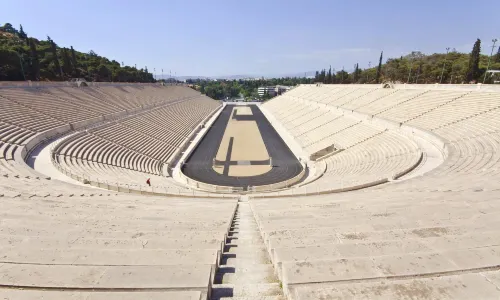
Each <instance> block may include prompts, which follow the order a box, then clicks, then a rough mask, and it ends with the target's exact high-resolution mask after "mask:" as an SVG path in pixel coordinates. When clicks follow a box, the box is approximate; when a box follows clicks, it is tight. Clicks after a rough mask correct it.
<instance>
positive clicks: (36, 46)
mask: <svg viewBox="0 0 500 300" xmlns="http://www.w3.org/2000/svg"><path fill="white" fill-rule="evenodd" d="M23 74H24V75H23ZM25 77H26V79H30V80H44V81H60V80H68V79H70V78H72V77H83V78H85V79H86V80H87V81H97V80H99V81H127V82H153V81H154V78H153V74H151V73H149V72H147V69H146V70H144V69H140V70H138V69H137V68H135V67H129V66H121V65H120V64H119V63H118V62H116V61H115V60H109V59H107V58H105V57H101V56H99V55H97V54H96V53H95V52H94V51H90V52H89V53H83V52H78V51H76V50H75V49H73V47H71V48H70V49H67V48H60V47H59V46H57V44H56V43H55V42H54V41H53V40H52V39H51V38H50V37H49V36H47V40H37V39H35V38H32V37H31V38H30V37H28V35H27V34H26V32H25V31H24V29H23V28H22V27H20V30H19V31H17V30H16V29H15V28H14V27H13V26H12V25H11V24H9V23H6V24H5V25H3V26H0V80H2V81H7V80H24V78H25Z"/></svg>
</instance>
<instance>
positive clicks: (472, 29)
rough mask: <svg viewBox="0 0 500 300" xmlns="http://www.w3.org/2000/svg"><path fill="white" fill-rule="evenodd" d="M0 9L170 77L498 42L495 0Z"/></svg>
mask: <svg viewBox="0 0 500 300" xmlns="http://www.w3.org/2000/svg"><path fill="white" fill-rule="evenodd" d="M0 1H1V2H0V6H1V7H2V9H1V10H0V23H5V22H10V23H12V24H13V25H14V26H15V27H19V24H23V27H24V29H25V31H26V32H28V34H29V35H30V36H34V37H36V38H42V39H43V38H45V37H46V36H47V35H50V37H51V38H52V39H53V40H54V41H55V42H56V43H57V44H58V45H60V46H64V47H69V46H73V47H74V48H75V49H77V50H79V51H85V52H87V51H89V50H94V51H95V52H96V53H98V54H99V55H103V56H106V57H108V58H110V59H116V60H117V61H120V62H121V61H123V62H125V64H128V65H134V64H137V66H147V67H148V68H149V70H151V71H152V70H153V68H156V70H157V73H160V72H161V71H160V69H161V68H163V69H164V71H165V73H167V72H168V71H167V70H172V74H174V72H175V73H177V75H200V76H223V75H235V74H254V75H269V74H286V73H297V72H304V71H312V70H317V69H321V68H326V67H328V66H329V65H332V67H333V68H336V69H341V68H342V66H345V68H346V69H352V66H353V65H354V64H355V63H356V62H359V64H360V66H361V67H367V66H368V63H369V61H371V62H372V65H374V64H376V63H377V61H378V57H379V55H380V51H381V50H384V56H385V58H387V57H394V56H400V55H402V54H406V53H408V52H410V51H412V50H419V51H422V52H425V53H434V52H444V51H445V50H444V49H445V48H446V47H452V48H456V49H457V50H459V51H464V52H470V50H471V48H472V44H473V43H474V41H475V40H476V38H481V40H482V41H483V44H482V51H483V52H484V53H489V51H491V44H492V43H491V40H492V38H499V39H500V17H499V11H500V1H498V0H496V1H494V0H491V1H490V0H468V1H462V0H454V1H451V0H433V1H429V0H420V1H404V0H399V1H393V0H386V1H384V0H379V1H374V0H357V1H355V0H351V1H337V0H329V1H327V0H321V1H320V0H309V1H307V0H301V1H297V0H288V1H282V0H253V1H234V0H233V1H230V0H212V1H206V0H192V1H186V0H184V1H182V0H143V1H133V0H122V1H115V0H101V1H95V0H85V1H67V0H66V1H59V0H44V1H25V0H0ZM70 3H73V4H70Z"/></svg>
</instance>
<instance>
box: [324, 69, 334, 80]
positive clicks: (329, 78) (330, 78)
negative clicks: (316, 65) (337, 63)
mask: <svg viewBox="0 0 500 300" xmlns="http://www.w3.org/2000/svg"><path fill="white" fill-rule="evenodd" d="M325 83H332V66H330V69H329V70H328V75H327V76H326V82H325Z"/></svg>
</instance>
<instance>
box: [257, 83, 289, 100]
mask: <svg viewBox="0 0 500 300" xmlns="http://www.w3.org/2000/svg"><path fill="white" fill-rule="evenodd" d="M291 88H292V87H291V86H285V85H277V86H261V87H259V88H257V93H258V94H259V97H262V96H264V95H265V94H266V93H267V94H269V95H270V96H273V97H274V96H277V95H281V94H283V93H285V92H287V91H288V90H290V89H291Z"/></svg>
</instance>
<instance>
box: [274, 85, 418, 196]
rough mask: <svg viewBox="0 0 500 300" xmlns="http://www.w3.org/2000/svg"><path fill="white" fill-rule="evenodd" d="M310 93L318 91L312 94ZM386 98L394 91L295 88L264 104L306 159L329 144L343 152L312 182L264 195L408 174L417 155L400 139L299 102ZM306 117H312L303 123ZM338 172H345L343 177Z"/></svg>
mask: <svg viewBox="0 0 500 300" xmlns="http://www.w3.org/2000/svg"><path fill="white" fill-rule="evenodd" d="M303 90H305V91H303ZM311 90H313V91H314V90H319V91H321V92H316V93H313V92H311ZM344 90H347V91H344ZM380 90H382V89H380ZM392 93H394V92H391V93H389V92H383V93H381V92H378V90H377V89H376V88H371V87H369V88H367V87H347V86H337V87H334V88H332V87H326V86H321V87H316V86H301V87H300V88H296V89H294V90H293V91H292V92H289V93H286V94H285V95H283V96H281V97H277V98H275V99H273V100H272V101H270V102H268V103H266V104H264V105H265V106H266V108H267V109H268V110H269V111H270V112H272V113H273V114H274V115H275V117H276V118H277V119H278V120H279V121H280V122H281V123H282V124H283V125H284V127H285V128H286V129H287V130H288V131H289V132H290V133H291V134H292V135H293V136H294V138H295V140H296V141H297V142H298V143H299V144H300V145H301V146H302V149H303V150H305V152H306V153H308V154H310V155H311V154H313V153H315V152H317V151H320V150H322V149H324V148H326V147H329V146H331V145H334V146H335V148H336V149H342V150H343V152H341V153H340V154H336V155H334V156H333V157H330V158H327V159H326V163H327V168H326V172H325V174H324V175H323V176H321V177H320V178H319V179H317V180H315V181H314V182H313V183H310V184H307V185H304V186H302V187H300V188H295V189H292V190H285V191H279V192H276V193H270V194H268V195H291V194H299V193H306V192H307V191H309V192H325V191H328V190H338V189H344V188H348V187H350V186H352V187H354V186H360V185H363V184H369V183H372V184H374V183H376V182H380V181H383V180H387V179H389V180H391V179H392V178H394V177H399V176H400V175H401V174H402V173H404V172H405V171H407V170H410V169H411V168H412V167H413V166H414V165H416V164H417V163H418V162H419V160H420V158H421V155H422V154H421V151H420V150H419V147H418V146H417V145H416V144H415V143H414V142H413V141H411V140H410V139H408V138H407V137H406V136H405V135H402V134H399V133H395V132H392V131H391V132H387V131H386V130H385V129H381V128H378V127H375V126H373V125H371V124H370V123H367V122H363V121H362V120H360V119H356V118H354V117H351V116H349V115H346V114H344V113H343V112H342V111H340V110H335V109H334V108H333V104H332V105H330V104H326V106H325V105H324V104H320V105H315V104H313V103H314V102H315V101H316V100H317V98H316V99H315V100H311V101H309V99H307V98H303V97H304V95H306V97H307V95H322V96H321V97H324V98H325V99H327V98H328V99H329V100H328V101H330V102H331V103H335V104H336V105H341V103H344V102H345V101H347V102H349V103H351V102H353V101H355V100H356V99H358V98H361V97H365V98H366V97H368V96H369V95H371V96H372V97H373V98H375V99H383V97H382V96H384V95H390V94H392ZM421 93H422V92H419V93H418V94H421ZM325 95H326V96H325ZM341 99H343V100H341ZM321 101H322V100H321ZM368 102H369V101H368ZM309 115H312V116H315V117H314V118H308V117H307V116H309ZM372 140H373V141H372ZM340 170H346V173H344V172H341V171H340ZM339 171H340V172H339Z"/></svg>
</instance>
